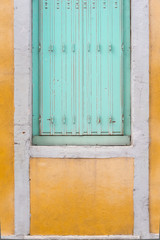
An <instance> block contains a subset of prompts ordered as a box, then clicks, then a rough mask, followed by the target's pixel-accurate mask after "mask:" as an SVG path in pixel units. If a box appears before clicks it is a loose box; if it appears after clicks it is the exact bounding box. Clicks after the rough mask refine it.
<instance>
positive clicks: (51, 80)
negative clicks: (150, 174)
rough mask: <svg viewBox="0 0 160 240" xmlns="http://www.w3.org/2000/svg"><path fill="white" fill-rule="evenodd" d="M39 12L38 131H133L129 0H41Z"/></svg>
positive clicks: (35, 93) (35, 94)
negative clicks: (131, 129)
mask: <svg viewBox="0 0 160 240" xmlns="http://www.w3.org/2000/svg"><path fill="white" fill-rule="evenodd" d="M33 11H34V13H35V14H33V16H34V19H33V20H34V23H35V24H33V70H34V73H33V135H39V134H40V135H123V134H125V133H126V134H128V135H129V134H130V61H129V59H130V21H129V19H130V3H129V1H123V0H119V1H106V0H104V1H102V2H101V1H100V0H99V1H94V0H93V1H78V0H73V1H70V0H69V1H59V0H57V1H51V0H41V1H39V6H38V2H36V1H34V3H33ZM36 19H39V33H38V31H37V29H38V22H37V21H36ZM38 37H39V39H38ZM38 44H39V54H38V50H37V48H36V46H38ZM38 57H39V58H38ZM38 59H39V71H38ZM124 69H125V71H124ZM38 72H39V77H38ZM38 85H39V89H40V91H38V90H37V89H38ZM124 92H125V93H124ZM126 97H127V98H126ZM127 100H128V101H127ZM38 105H39V106H38ZM39 123H40V124H39ZM124 124H125V128H124ZM39 126H40V129H38V127H39Z"/></svg>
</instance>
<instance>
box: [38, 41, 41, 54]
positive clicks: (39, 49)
mask: <svg viewBox="0 0 160 240" xmlns="http://www.w3.org/2000/svg"><path fill="white" fill-rule="evenodd" d="M38 51H39V52H40V51H41V44H40V43H39V45H38Z"/></svg>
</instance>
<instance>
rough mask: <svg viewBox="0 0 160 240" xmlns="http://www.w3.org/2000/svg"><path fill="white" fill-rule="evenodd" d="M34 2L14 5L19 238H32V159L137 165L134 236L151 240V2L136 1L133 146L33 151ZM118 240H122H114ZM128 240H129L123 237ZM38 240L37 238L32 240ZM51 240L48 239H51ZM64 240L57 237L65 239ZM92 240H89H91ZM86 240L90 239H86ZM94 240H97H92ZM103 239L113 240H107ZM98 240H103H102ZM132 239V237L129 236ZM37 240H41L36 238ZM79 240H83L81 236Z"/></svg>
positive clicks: (17, 0) (133, 10)
mask: <svg viewBox="0 0 160 240" xmlns="http://www.w3.org/2000/svg"><path fill="white" fill-rule="evenodd" d="M31 9H32V4H31V0H23V1H20V0H14V10H15V11H14V59H15V60H14V63H15V73H14V101H15V102H14V103H15V117H14V124H15V127H14V140H15V142H14V146H15V170H14V173H15V236H27V235H29V232H30V192H29V159H30V157H46V158H114V157H133V158H134V159H135V160H134V171H135V173H134V235H133V236H132V237H133V238H136V236H139V237H141V238H147V237H148V236H151V234H149V207H148V205H149V199H148V198H149V155H148V152H149V0H141V1H137V0H131V110H132V145H131V146H127V147H124V146H122V147H107V146H106V147H100V146H99V147H93V146H92V147H91V146H90V147H88V146H86V147H83V146H82V147H77V146H68V147H63V146H58V147H57V146H53V147H47V146H45V147H38V146H31V139H32V87H31V86H32V54H31V52H32V51H31V49H32V48H31V42H32V41H31V29H32V16H31ZM113 237H114V239H115V238H119V239H120V236H113ZM121 237H122V238H121V239H126V236H121ZM33 238H34V237H32V239H33ZM47 238H48V237H47V236H46V239H47ZM60 238H61V237H58V236H57V237H53V239H60ZM86 238H88V239H89V238H90V237H86ZM86 238H85V239H86ZM93 238H95V236H92V239H93ZM103 238H104V239H112V237H111V236H104V237H103ZM103 238H102V236H99V237H98V239H103ZM127 238H129V236H127ZM35 239H36V236H35ZM78 239H81V237H80V236H79V237H78Z"/></svg>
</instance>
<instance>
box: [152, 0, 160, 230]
mask: <svg viewBox="0 0 160 240" xmlns="http://www.w3.org/2000/svg"><path fill="white" fill-rule="evenodd" d="M159 38H160V1H159V0H150V141H151V144H150V231H151V232H152V233H158V232H159V223H160V39H159Z"/></svg>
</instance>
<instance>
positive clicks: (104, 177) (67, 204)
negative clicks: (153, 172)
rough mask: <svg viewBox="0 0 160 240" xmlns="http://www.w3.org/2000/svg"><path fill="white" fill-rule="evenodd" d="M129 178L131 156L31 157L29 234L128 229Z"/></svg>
mask: <svg viewBox="0 0 160 240" xmlns="http://www.w3.org/2000/svg"><path fill="white" fill-rule="evenodd" d="M133 178H134V160H133V159H127V158H121V159H97V160H96V159H38V158H37V159H31V161H30V186H31V235H50V234H53V235H108V234H132V233H133V219H134V217H133Z"/></svg>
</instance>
